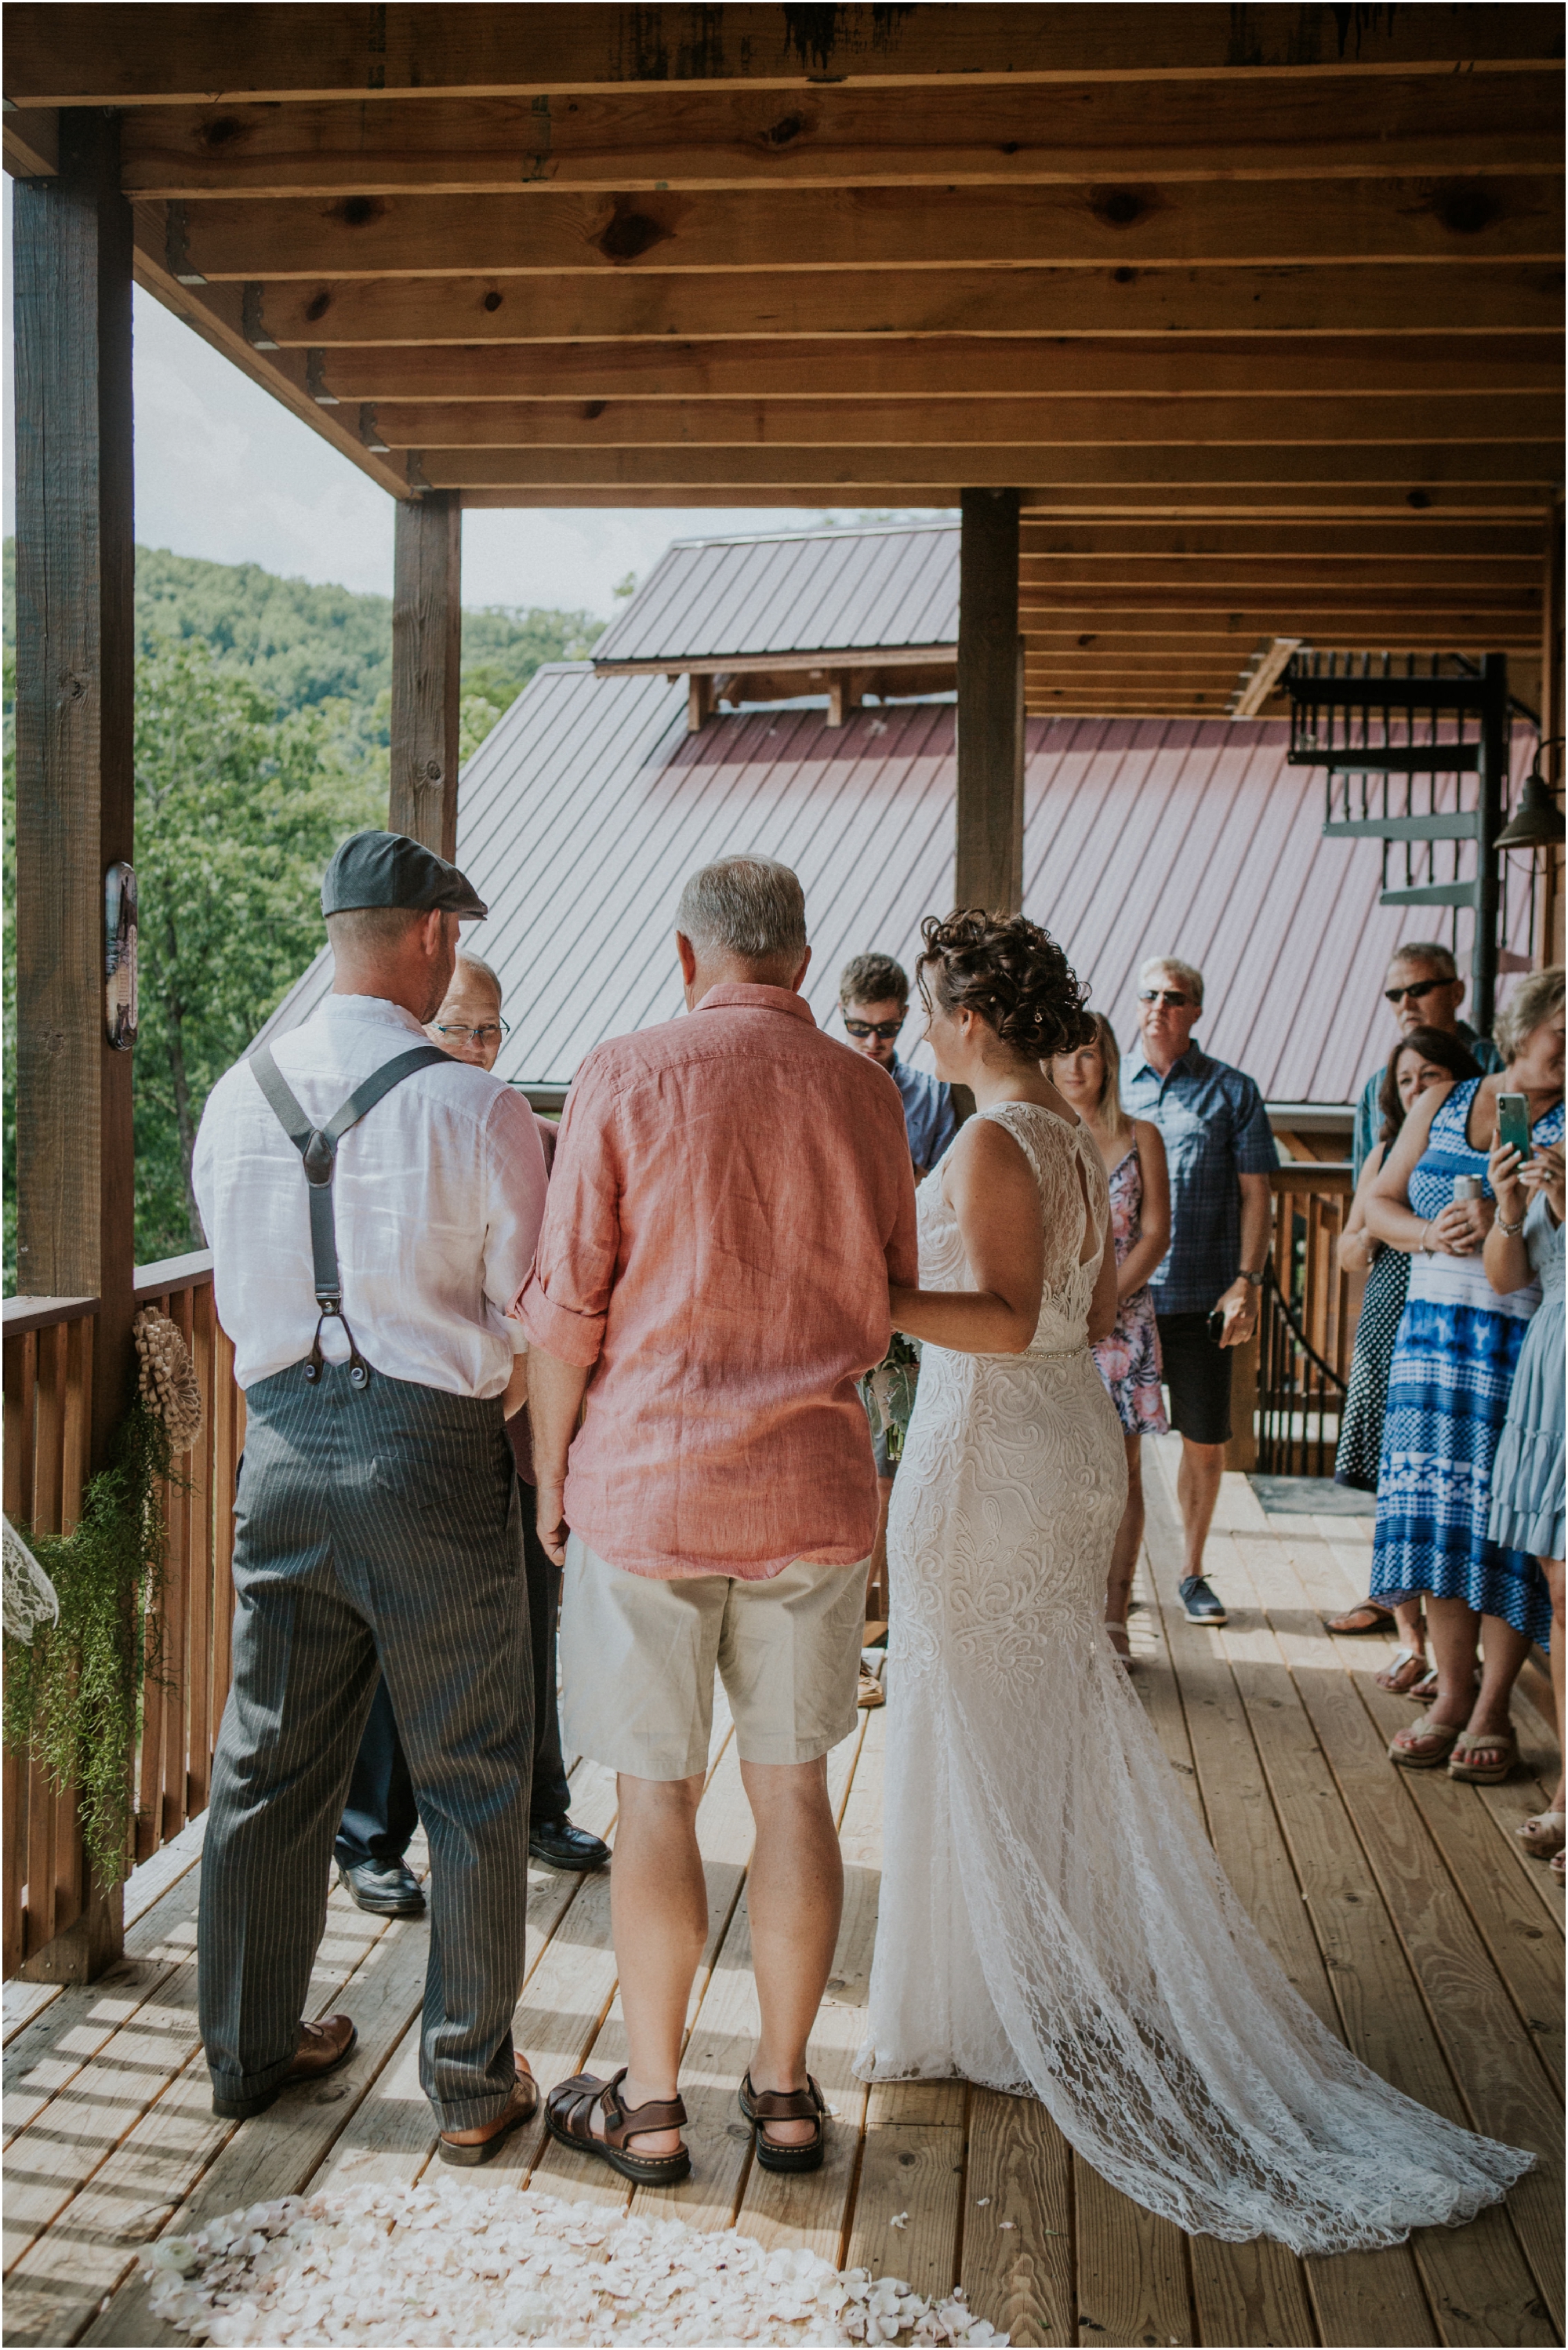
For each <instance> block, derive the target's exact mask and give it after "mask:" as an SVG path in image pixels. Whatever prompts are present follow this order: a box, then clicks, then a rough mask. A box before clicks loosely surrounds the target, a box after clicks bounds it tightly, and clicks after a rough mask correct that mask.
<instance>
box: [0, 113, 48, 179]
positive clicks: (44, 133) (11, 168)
mask: <svg viewBox="0 0 1568 2350" xmlns="http://www.w3.org/2000/svg"><path fill="white" fill-rule="evenodd" d="M0 120H3V125H4V127H3V129H0V163H3V164H4V167H5V170H6V171H7V172H10V174H11V176H12V178H13V179H17V180H34V179H47V178H50V177H52V176H53V174H54V173H55V172H57V171H58V170H59V167H60V119H59V116H58V114H57V111H56V110H55V109H54V108H53V107H47V106H40V107H33V108H31V109H29V110H28V111H27V112H26V113H24V112H23V111H22V110H21V109H20V108H19V107H18V108H14V109H7V111H6V112H5V116H4V118H3V119H0Z"/></svg>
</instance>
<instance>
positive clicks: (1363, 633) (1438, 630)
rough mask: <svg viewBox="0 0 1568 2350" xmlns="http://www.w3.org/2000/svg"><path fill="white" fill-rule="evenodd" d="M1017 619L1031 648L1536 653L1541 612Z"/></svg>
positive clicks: (1350, 611)
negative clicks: (1304, 645)
mask: <svg viewBox="0 0 1568 2350" xmlns="http://www.w3.org/2000/svg"><path fill="white" fill-rule="evenodd" d="M1019 625H1020V627H1021V628H1022V629H1023V633H1024V636H1025V639H1026V640H1027V642H1028V643H1029V644H1030V646H1031V647H1033V645H1034V644H1035V643H1036V642H1037V641H1044V639H1048V638H1056V639H1060V638H1072V637H1078V638H1084V637H1086V638H1088V639H1091V640H1092V639H1096V638H1097V637H1104V636H1114V637H1116V638H1119V639H1124V640H1125V639H1131V638H1138V637H1142V638H1145V639H1148V640H1149V641H1150V642H1153V641H1155V640H1157V639H1159V638H1161V637H1170V638H1177V639H1181V640H1183V641H1184V642H1185V641H1190V640H1192V639H1195V638H1201V637H1203V636H1205V635H1208V636H1210V637H1211V638H1213V639H1216V640H1223V641H1225V642H1228V643H1230V644H1232V645H1236V646H1239V647H1240V649H1241V653H1242V654H1243V655H1244V654H1245V653H1246V652H1247V651H1248V650H1250V648H1251V646H1252V645H1254V644H1255V643H1256V642H1257V640H1258V639H1259V638H1260V637H1292V636H1304V637H1307V638H1309V639H1311V640H1312V641H1313V642H1314V643H1315V644H1319V645H1331V644H1338V645H1376V647H1377V648H1378V649H1379V650H1384V649H1386V650H1390V651H1397V650H1404V649H1405V648H1407V647H1412V646H1414V647H1417V648H1419V647H1421V646H1425V645H1455V646H1460V647H1463V648H1465V649H1467V650H1469V649H1470V648H1473V647H1475V646H1477V645H1480V646H1482V647H1485V646H1488V645H1506V646H1508V647H1509V648H1510V649H1512V648H1513V647H1515V646H1518V647H1519V648H1520V649H1521V650H1527V651H1530V652H1539V650H1540V644H1541V617H1540V613H1539V611H1537V610H1531V611H1526V612H1520V613H1509V612H1495V611H1481V612H1475V611H1469V610H1465V609H1462V608H1459V607H1457V606H1456V607H1453V608H1447V607H1445V608H1439V609H1435V610H1431V611H1414V612H1412V611H1398V610H1391V609H1387V608H1384V607H1381V606H1375V607H1373V608H1371V609H1370V610H1369V609H1367V608H1366V607H1365V606H1363V605H1355V604H1345V605H1341V606H1338V607H1331V608H1326V609H1324V610H1309V609H1305V608H1303V607H1301V606H1299V605H1294V604H1293V605H1285V604H1278V605H1273V606H1266V605H1265V606H1258V605H1249V606H1245V607H1240V608H1236V609H1233V610H1231V611H1228V612H1220V611H1216V612H1205V611H1202V610H1195V609H1194V608H1192V607H1191V606H1190V605H1188V606H1183V607H1179V608H1175V609H1173V610H1171V611H1168V612H1157V611H1156V612H1151V611H1147V610H1143V609H1140V608H1137V607H1136V606H1135V607H1133V608H1131V609H1118V608H1116V607H1114V606H1106V607H1105V608H1100V609H1095V610H1083V609H1080V610H1077V611H1063V612H1055V611H1051V612H1042V611H1034V610H1024V611H1022V612H1020V614H1019Z"/></svg>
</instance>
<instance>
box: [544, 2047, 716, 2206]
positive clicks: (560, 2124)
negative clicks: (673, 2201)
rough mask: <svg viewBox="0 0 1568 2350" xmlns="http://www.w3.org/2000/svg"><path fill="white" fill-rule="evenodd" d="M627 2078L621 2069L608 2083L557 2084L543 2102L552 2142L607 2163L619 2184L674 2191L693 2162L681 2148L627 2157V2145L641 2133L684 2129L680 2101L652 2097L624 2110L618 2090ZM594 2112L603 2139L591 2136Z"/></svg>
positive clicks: (576, 2078) (588, 2077) (580, 2077)
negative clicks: (618, 2177) (601, 2121)
mask: <svg viewBox="0 0 1568 2350" xmlns="http://www.w3.org/2000/svg"><path fill="white" fill-rule="evenodd" d="M626 2074H627V2068H626V2066H625V2065H624V2064H623V2065H622V2066H621V2068H620V2071H619V2072H618V2073H617V2074H615V2076H614V2078H613V2079H612V2080H608V2081H596V2080H595V2078H594V2076H593V2074H591V2073H574V2074H573V2075H572V2077H571V2079H570V2080H569V2081H561V2082H558V2083H557V2084H556V2087H555V2088H553V2089H552V2090H551V2091H550V2094H549V2095H548V2096H547V2097H546V2098H545V2122H546V2123H547V2125H548V2126H549V2131H550V2136H551V2137H553V2138H555V2139H556V2140H557V2142H558V2143H559V2144H560V2145H562V2146H569V2147H573V2148H574V2150H575V2151H576V2153H578V2154H591V2155H594V2156H596V2157H597V2159H598V2160H599V2161H600V2162H607V2163H608V2164H609V2167H610V2168H611V2169H612V2170H618V2171H619V2173H620V2175H621V2177H622V2178H635V2179H636V2180H637V2182H638V2184H639V2186H640V2187H673V2186H675V2185H676V2183H677V2182H678V2180H680V2179H682V2178H690V2177H691V2154H690V2153H689V2151H688V2150H687V2148H686V2147H681V2148H680V2151H679V2153H676V2154H628V2151H627V2143H626V2142H627V2140H628V2138H629V2137H640V2136H641V2135H642V2133H643V2132H644V2131H645V2130H664V2129H680V2128H682V2127H683V2126H684V2125H685V2121H686V2107H685V2106H684V2105H683V2104H682V2103H681V2100H680V2098H679V2097H665V2098H657V2097H650V2098H649V2101H648V2103H647V2105H645V2106H629V2107H628V2106H625V2105H623V2104H622V2102H621V2095H620V2085H621V2083H622V2082H623V2081H624V2080H625V2078H626ZM595 2106H598V2108H599V2111H600V2112H601V2113H602V2114H603V2116H604V2117H605V2134H604V2136H603V2137H595V2136H594V2133H593V2127H592V2124H591V2119H590V2116H592V2113H593V2110H594V2107H595Z"/></svg>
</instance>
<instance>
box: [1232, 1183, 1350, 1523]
mask: <svg viewBox="0 0 1568 2350" xmlns="http://www.w3.org/2000/svg"><path fill="white" fill-rule="evenodd" d="M1354 1190H1355V1184H1354V1181H1353V1180H1352V1175H1351V1170H1350V1169H1349V1167H1348V1166H1335V1165H1325V1164H1324V1163H1323V1162H1322V1161H1312V1160H1298V1161H1296V1162H1294V1163H1293V1164H1292V1165H1290V1166H1287V1167H1281V1168H1279V1169H1277V1170H1276V1171H1275V1174H1274V1177H1273V1191H1274V1246H1273V1256H1272V1266H1271V1272H1272V1279H1271V1280H1270V1282H1269V1283H1268V1284H1266V1285H1265V1287H1264V1291H1263V1310H1262V1315H1261V1316H1260V1327H1259V1337H1258V1347H1257V1383H1258V1392H1257V1466H1258V1468H1259V1469H1260V1470H1261V1471H1265V1472H1267V1473H1270V1474H1272V1475H1275V1476H1286V1477H1332V1476H1333V1474H1334V1452H1335V1451H1336V1449H1337V1447H1338V1443H1339V1419H1340V1410H1341V1408H1342V1406H1343V1403H1344V1400H1345V1380H1346V1378H1348V1376H1349V1371H1350V1357H1351V1352H1352V1349H1353V1348H1354V1347H1355V1326H1356V1322H1357V1319H1358V1318H1359V1315H1360V1312H1361V1292H1362V1287H1363V1283H1362V1281H1361V1280H1360V1279H1359V1278H1358V1277H1354V1276H1352V1275H1351V1274H1345V1273H1342V1272H1341V1271H1340V1269H1339V1266H1338V1264H1337V1263H1336V1262H1335V1245H1336V1243H1337V1242H1338V1240H1339V1236H1340V1234H1341V1233H1342V1232H1343V1231H1344V1230H1345V1218H1346V1216H1347V1215H1348V1214H1349V1212H1350V1202H1351V1197H1352V1194H1353V1192H1354Z"/></svg>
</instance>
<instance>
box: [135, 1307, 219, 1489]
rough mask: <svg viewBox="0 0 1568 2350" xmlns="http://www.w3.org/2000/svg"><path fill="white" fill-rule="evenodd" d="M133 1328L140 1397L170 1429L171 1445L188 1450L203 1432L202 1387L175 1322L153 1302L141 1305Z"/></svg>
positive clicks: (180, 1451) (183, 1450)
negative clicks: (138, 1364)
mask: <svg viewBox="0 0 1568 2350" xmlns="http://www.w3.org/2000/svg"><path fill="white" fill-rule="evenodd" d="M132 1328H133V1329H134V1331H135V1334H136V1351H137V1354H138V1356H139V1357H140V1362H141V1374H140V1378H139V1380H138V1382H137V1385H138V1388H139V1390H140V1396H141V1400H142V1402H143V1403H144V1404H146V1406H147V1408H148V1409H149V1410H150V1411H155V1412H156V1413H157V1415H158V1417H159V1419H161V1421H162V1422H163V1425H164V1427H165V1428H166V1429H167V1430H168V1431H169V1443H170V1449H171V1451H173V1452H174V1453H176V1454H179V1453H182V1452H189V1451H190V1450H191V1447H192V1444H194V1443H195V1441H196V1439H197V1438H198V1437H199V1436H200V1435H201V1433H202V1389H201V1387H200V1385H199V1383H198V1381H197V1378H196V1373H195V1370H194V1368H193V1367H192V1362H191V1354H190V1349H189V1348H188V1347H187V1346H186V1344H185V1341H184V1338H183V1337H182V1335H181V1332H180V1330H179V1328H178V1326H176V1325H175V1324H174V1323H172V1322H171V1320H170V1319H169V1316H168V1315H167V1314H160V1312H159V1311H158V1308H157V1307H156V1306H155V1305H144V1306H143V1307H142V1309H141V1311H140V1314H139V1315H137V1317H136V1320H135V1322H134V1323H133V1324H132Z"/></svg>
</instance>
